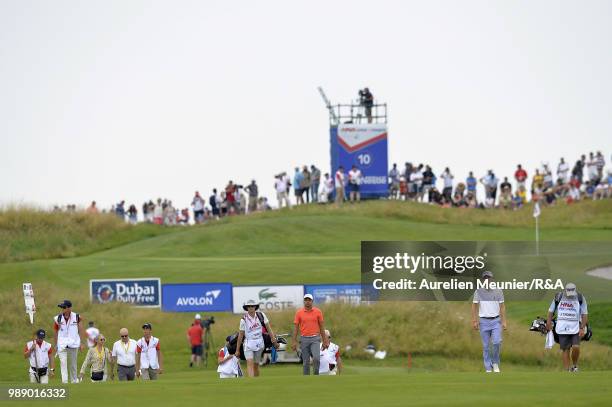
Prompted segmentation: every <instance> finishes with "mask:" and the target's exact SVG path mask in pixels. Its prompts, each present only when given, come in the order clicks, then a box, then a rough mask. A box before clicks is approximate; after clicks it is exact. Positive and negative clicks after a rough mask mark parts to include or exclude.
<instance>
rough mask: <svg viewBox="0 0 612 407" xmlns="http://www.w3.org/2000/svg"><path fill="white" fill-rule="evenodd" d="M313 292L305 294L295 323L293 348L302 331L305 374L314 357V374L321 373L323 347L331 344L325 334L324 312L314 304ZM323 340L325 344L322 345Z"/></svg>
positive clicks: (307, 373)
mask: <svg viewBox="0 0 612 407" xmlns="http://www.w3.org/2000/svg"><path fill="white" fill-rule="evenodd" d="M312 300H313V298H312V294H306V295H304V308H300V309H299V310H298V311H297V312H296V313H295V318H294V320H293V323H294V324H295V329H294V330H293V342H292V343H291V349H293V350H294V351H295V350H296V348H297V334H298V330H299V331H300V350H301V351H302V363H303V367H304V375H309V374H310V359H311V358H312V365H313V366H312V367H313V369H312V370H313V374H315V375H318V374H319V362H320V359H319V358H320V351H321V348H323V349H326V348H327V347H328V346H329V339H327V336H326V335H325V327H324V326H323V313H322V312H321V310H320V309H318V308H317V307H313V306H312ZM321 342H323V346H322V347H321Z"/></svg>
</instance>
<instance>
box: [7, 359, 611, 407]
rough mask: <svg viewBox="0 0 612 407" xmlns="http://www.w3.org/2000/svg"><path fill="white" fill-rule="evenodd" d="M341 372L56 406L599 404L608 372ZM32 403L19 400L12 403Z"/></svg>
mask: <svg viewBox="0 0 612 407" xmlns="http://www.w3.org/2000/svg"><path fill="white" fill-rule="evenodd" d="M347 370H348V371H347V373H348V374H347V375H344V376H333V377H329V376H327V377H325V376H320V377H314V376H309V377H302V376H300V375H299V368H298V367H293V366H291V367H285V366H283V367H280V366H274V367H270V368H265V369H263V371H262V376H261V377H260V378H258V379H235V380H232V379H226V380H219V379H217V378H216V376H215V375H214V374H213V373H212V372H207V373H201V372H185V373H176V374H173V375H162V377H161V379H160V380H159V381H158V382H148V383H144V382H136V383H117V382H112V383H106V384H98V383H96V384H93V383H82V384H79V385H71V386H69V398H68V400H65V401H63V402H62V405H67V406H72V405H75V406H76V405H82V403H83V402H84V401H85V400H89V401H93V400H100V402H102V403H104V404H106V405H126V404H127V403H138V404H139V405H164V406H185V405H212V406H221V405H233V406H259V405H266V406H287V405H292V406H312V405H317V404H323V405H334V406H338V407H344V406H347V407H348V406H351V407H352V406H367V405H372V406H405V405H417V406H447V405H453V406H474V405H495V406H517V405H520V406H522V405H543V404H544V403H550V402H559V403H561V402H562V400H567V401H568V402H569V401H571V405H573V406H607V405H609V403H610V400H611V399H612V387H610V385H609V380H610V376H609V372H580V373H578V374H572V375H570V374H569V373H563V372H558V373H554V372H548V373H545V374H543V373H542V372H529V371H513V372H503V373H501V374H499V375H496V374H489V375H485V374H484V373H465V372H463V373H457V372H441V373H436V374H431V373H419V372H412V371H410V370H408V369H406V368H376V367H361V366H359V367H353V368H349V369H347ZM29 404H32V405H38V404H40V403H39V402H29V403H28V402H20V403H19V405H29Z"/></svg>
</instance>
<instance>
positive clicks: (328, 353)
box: [319, 329, 342, 376]
mask: <svg viewBox="0 0 612 407" xmlns="http://www.w3.org/2000/svg"><path fill="white" fill-rule="evenodd" d="M325 337H326V338H327V340H328V341H329V346H328V347H327V349H323V344H321V357H320V362H319V374H320V375H329V376H335V375H339V374H340V373H342V359H341V358H340V347H339V346H338V345H336V344H335V343H333V342H332V341H331V334H330V333H329V331H328V330H327V329H326V330H325Z"/></svg>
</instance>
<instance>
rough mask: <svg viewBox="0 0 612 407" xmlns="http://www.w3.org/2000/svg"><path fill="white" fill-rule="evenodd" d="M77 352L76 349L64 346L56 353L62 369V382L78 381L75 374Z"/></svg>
mask: <svg viewBox="0 0 612 407" xmlns="http://www.w3.org/2000/svg"><path fill="white" fill-rule="evenodd" d="M77 352H78V349H76V348H75V349H71V348H64V349H62V350H61V351H59V352H58V353H57V355H58V356H59V360H60V368H61V371H62V383H68V380H69V379H70V383H78V382H79V377H78V375H77Z"/></svg>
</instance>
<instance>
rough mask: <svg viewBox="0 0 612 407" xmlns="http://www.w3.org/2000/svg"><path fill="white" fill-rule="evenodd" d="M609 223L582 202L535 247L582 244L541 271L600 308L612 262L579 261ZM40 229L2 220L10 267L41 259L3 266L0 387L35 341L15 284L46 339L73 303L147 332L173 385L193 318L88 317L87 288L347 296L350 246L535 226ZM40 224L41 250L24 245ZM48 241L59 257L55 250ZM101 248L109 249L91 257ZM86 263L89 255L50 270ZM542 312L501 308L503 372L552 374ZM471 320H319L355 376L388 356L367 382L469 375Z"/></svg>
mask: <svg viewBox="0 0 612 407" xmlns="http://www.w3.org/2000/svg"><path fill="white" fill-rule="evenodd" d="M570 209H571V210H576V212H573V214H574V215H575V216H569V215H568V212H567V211H568V210H570ZM611 209H612V208H611V207H610V203H609V201H600V202H584V203H581V204H580V205H575V206H573V207H571V208H570V207H557V208H550V209H549V208H546V209H545V210H544V214H543V217H542V224H543V228H542V234H541V237H542V239H543V240H544V241H555V240H562V241H577V242H581V243H576V244H575V246H574V247H573V251H574V252H575V254H576V255H575V256H572V257H568V256H566V254H565V253H562V254H560V255H558V256H553V257H551V258H550V262H551V267H553V268H554V269H555V270H556V271H557V272H558V273H561V274H563V275H564V276H567V277H568V278H571V279H573V281H575V282H576V283H577V284H578V286H579V287H580V288H581V289H582V290H583V291H584V290H586V292H588V293H597V294H598V295H600V296H604V295H606V293H610V292H612V281H606V280H602V279H599V278H595V277H591V276H587V275H586V274H585V273H584V271H585V270H587V269H590V268H593V267H597V266H600V265H602V264H605V263H606V262H607V261H609V260H610V253H612V250H611V251H609V252H605V253H600V252H590V251H589V250H590V248H591V246H593V244H592V243H590V242H591V241H607V242H612V228H611V225H612V221H611V220H610V212H612V210H611ZM3 215H6V213H4V214H3ZM39 215H40V216H42V217H43V218H41V219H38V220H34V219H35V218H31V219H30V220H29V221H26V220H22V221H21V222H22V223H19V222H17V221H16V219H22V218H23V216H21V214H12V215H11V216H10V217H6V216H5V218H4V223H2V225H3V226H2V229H1V230H2V231H3V232H2V233H5V234H4V235H3V236H4V237H3V239H4V242H5V244H10V247H11V249H10V253H11V254H10V256H9V258H19V259H26V258H28V256H30V257H42V258H41V259H38V260H34V261H21V262H10V263H3V264H0V305H1V306H3V307H4V309H5V310H6V312H5V318H2V319H1V320H0V349H2V351H1V352H0V363H2V365H3V366H6V367H7V369H3V370H2V373H0V380H18V379H19V380H21V378H22V369H21V367H22V366H23V364H24V361H23V359H22V358H21V356H20V351H21V348H22V346H23V344H22V343H21V342H25V341H26V340H27V339H28V338H29V337H30V335H31V330H32V327H31V326H30V325H29V322H26V318H27V316H26V315H25V314H24V313H23V304H22V299H21V298H22V295H21V283H22V282H24V281H30V282H32V283H33V285H34V289H35V290H36V293H37V305H38V309H39V313H38V314H37V326H42V327H44V328H47V329H50V327H51V324H52V322H51V317H52V315H54V314H56V313H57V311H58V309H57V307H56V306H55V305H56V304H57V302H58V301H60V300H62V299H63V298H70V299H72V300H73V302H74V303H75V304H76V305H75V310H77V311H78V312H81V313H82V314H83V316H84V317H85V319H87V320H89V319H93V320H95V321H96V322H97V325H99V326H100V327H101V328H102V330H103V332H105V333H106V334H107V335H108V336H109V337H112V338H114V337H115V336H116V333H117V332H118V329H119V328H120V327H121V326H127V327H128V328H130V330H131V331H132V332H133V335H134V336H138V334H139V333H140V329H139V327H140V326H141V325H142V323H143V322H145V321H148V322H152V323H153V325H154V327H155V331H156V332H157V334H158V335H159V336H160V337H162V338H163V340H164V343H166V344H167V345H166V348H165V349H166V352H167V353H166V354H167V361H168V369H169V372H173V374H177V375H181V374H183V373H185V374H188V373H187V370H188V368H187V367H186V360H187V354H188V349H187V346H186V341H185V338H184V330H185V329H186V327H187V326H188V324H189V322H190V318H191V315H185V314H165V313H161V312H159V310H148V309H135V308H129V307H127V306H125V305H121V304H109V305H93V304H90V303H89V298H88V294H89V285H88V282H89V280H90V279H92V278H126V277H160V278H161V279H162V282H164V283H172V282H206V281H230V282H232V283H234V284H257V283H265V284H288V283H298V284H303V283H345V282H358V281H359V279H360V271H359V270H360V241H361V240H532V239H533V218H532V217H531V214H530V211H528V210H525V211H520V212H504V211H480V210H472V211H470V210H457V209H443V208H434V207H429V206H427V205H415V204H410V203H405V202H368V203H364V204H361V205H354V206H351V205H345V206H344V207H342V208H336V207H333V206H332V207H317V206H309V207H301V208H295V209H292V210H282V211H274V212H269V213H262V214H256V215H252V216H246V217H233V218H229V219H225V220H222V221H219V222H211V223H210V224H207V225H201V226H196V227H189V228H160V227H154V226H150V225H139V226H136V227H131V226H127V225H124V224H122V223H120V222H117V221H116V220H115V219H114V218H113V217H93V218H92V217H88V216H87V215H83V214H75V215H70V216H68V217H66V216H65V214H63V215H61V217H60V218H54V216H55V215H56V214H36V215H33V216H39ZM45 216H50V217H52V220H49V219H47V218H46V217H45ZM6 219H12V223H11V222H9V224H10V226H6V225H7V223H6ZM102 221H104V222H108V223H107V224H105V225H104V226H100V228H101V230H98V229H96V228H95V227H94V226H93V225H95V224H96V222H102ZM54 222H55V223H54ZM62 222H64V223H62ZM39 224H40V225H41V226H40V230H41V232H40V234H41V236H40V237H38V236H37V235H38V233H37V232H35V230H36V228H37V227H39V226H38V225H39ZM512 225H514V226H512ZM43 231H44V233H43ZM62 231H66V233H63V232H62ZM68 231H69V232H68ZM9 232H10V234H9ZM156 234H161V235H159V236H154V235H156ZM10 236H14V238H15V239H16V240H15V241H13V240H12V238H11V237H10ZM67 236H69V237H67ZM83 236H88V238H84V237H83ZM151 236H152V237H151ZM56 237H57V239H58V241H59V243H57V244H56V243H53V242H55V240H54V239H55V238H56ZM37 239H38V240H37ZM15 242H21V243H19V244H17V243H15ZM45 242H47V243H45ZM67 247H70V249H69V250H68V249H66V248H67ZM105 247H113V248H112V249H109V250H102V249H103V248H105ZM50 248H56V249H57V250H56V251H53V250H55V249H53V250H51V249H50ZM62 248H63V249H62ZM83 253H92V254H89V255H86V256H81V257H72V258H56V259H48V258H49V257H57V256H59V257H68V256H76V255H78V254H83ZM546 306H547V304H546V303H544V302H536V303H514V304H508V313H509V316H510V318H511V320H512V322H511V324H510V330H509V332H508V333H507V335H506V340H505V343H504V361H505V363H509V364H511V365H512V366H515V367H514V369H519V370H520V369H557V368H558V366H559V361H558V354H557V352H556V351H555V352H544V350H543V338H542V337H540V336H539V335H538V334H533V333H529V332H528V331H527V327H528V323H529V322H530V320H531V319H532V318H534V317H535V316H536V315H541V314H543V313H544V312H543V311H544V310H545V309H546ZM468 309H469V305H468V304H464V303H446V304H439V303H401V304H394V303H385V304H377V305H374V306H371V307H360V308H351V307H342V306H334V307H330V308H327V309H325V312H326V315H327V318H328V323H329V327H330V328H331V329H332V330H333V332H334V336H335V338H336V339H337V341H338V342H339V343H340V344H342V345H343V346H344V345H348V344H350V345H352V346H353V349H354V351H353V352H352V354H351V355H350V358H351V359H352V360H353V361H354V362H353V363H356V366H359V364H360V363H366V360H367V359H365V355H364V354H363V353H362V352H361V351H360V349H362V348H363V346H365V345H366V344H367V343H370V342H373V343H375V344H376V345H377V346H378V347H380V348H384V349H386V350H388V351H389V352H390V356H391V359H390V360H388V361H383V362H374V361H367V364H366V365H365V366H366V367H367V368H368V369H369V368H375V367H376V366H380V367H381V368H382V367H383V366H384V367H385V368H386V367H389V366H390V367H389V368H391V367H393V366H395V367H397V366H401V365H402V364H403V363H405V358H406V355H407V354H408V353H410V354H411V355H412V356H413V358H414V364H415V366H419V368H422V369H424V370H432V369H433V370H445V369H448V370H467V371H478V370H479V369H480V361H479V354H480V348H479V346H480V345H479V338H478V335H477V333H475V332H473V331H471V330H470V327H469V311H468ZM590 310H591V313H592V320H593V321H594V329H595V332H596V333H595V335H596V338H597V340H598V341H600V342H603V343H610V335H609V333H610V325H611V324H610V323H609V321H610V320H611V319H610V318H609V315H610V314H609V312H607V310H609V304H608V305H605V304H604V305H600V304H593V305H591V304H590ZM216 316H217V317H218V321H219V322H218V323H217V324H216V325H215V326H214V332H215V338H216V339H217V340H219V338H221V337H222V336H224V335H226V334H227V333H229V332H231V331H232V330H234V328H235V325H236V323H237V319H236V317H235V316H233V315H231V314H223V313H220V314H217V315H216ZM272 318H273V319H272V321H273V324H274V325H275V326H276V328H277V330H280V331H288V330H289V329H290V326H291V313H280V314H274V315H273V316H272ZM15 338H20V339H19V340H18V341H15ZM610 355H611V353H610V348H609V347H607V346H603V345H600V344H599V345H598V344H597V343H590V344H588V345H585V347H584V356H585V359H584V363H585V366H586V367H587V368H588V369H610V368H612V360H611V356H610ZM347 356H349V355H347ZM354 369H355V370H354V372H358V371H359V369H358V368H354ZM185 377H187V376H185ZM189 377H191V376H189ZM188 380H189V379H188Z"/></svg>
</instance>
